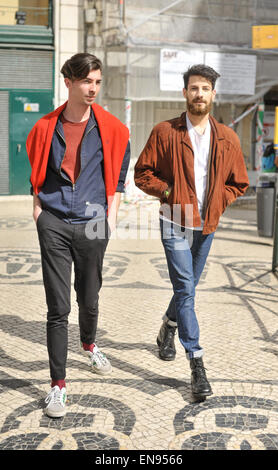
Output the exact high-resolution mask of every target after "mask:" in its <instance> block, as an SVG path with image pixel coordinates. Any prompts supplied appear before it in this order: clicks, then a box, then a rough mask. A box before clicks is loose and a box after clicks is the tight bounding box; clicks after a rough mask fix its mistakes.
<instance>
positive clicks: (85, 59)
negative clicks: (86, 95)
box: [61, 52, 102, 80]
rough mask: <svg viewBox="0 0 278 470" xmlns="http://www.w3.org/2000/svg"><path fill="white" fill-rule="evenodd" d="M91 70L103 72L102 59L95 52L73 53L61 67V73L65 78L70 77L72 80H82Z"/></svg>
mask: <svg viewBox="0 0 278 470" xmlns="http://www.w3.org/2000/svg"><path fill="white" fill-rule="evenodd" d="M91 70H100V71H101V72H102V62H101V60H100V59H98V58H97V57H96V56H95V55H93V54H88V53H87V52H80V53H78V54H75V55H73V56H72V57H71V58H70V59H68V60H67V61H66V62H65V63H64V65H63V67H62V68H61V73H62V74H63V76H64V78H69V79H70V80H82V79H83V78H86V77H87V76H88V74H89V73H90V72H91Z"/></svg>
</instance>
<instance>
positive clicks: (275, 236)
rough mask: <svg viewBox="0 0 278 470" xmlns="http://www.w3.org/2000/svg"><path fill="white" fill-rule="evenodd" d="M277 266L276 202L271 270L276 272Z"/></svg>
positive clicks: (277, 224) (277, 215)
mask: <svg viewBox="0 0 278 470" xmlns="http://www.w3.org/2000/svg"><path fill="white" fill-rule="evenodd" d="M277 268H278V204H276V207H275V218H274V238H273V256H272V272H273V273H276V274H277Z"/></svg>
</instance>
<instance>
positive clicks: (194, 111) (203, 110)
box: [186, 100, 212, 116]
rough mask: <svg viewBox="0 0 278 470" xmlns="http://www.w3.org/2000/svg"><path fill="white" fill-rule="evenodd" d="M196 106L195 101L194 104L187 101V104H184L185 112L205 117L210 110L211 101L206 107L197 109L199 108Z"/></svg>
mask: <svg viewBox="0 0 278 470" xmlns="http://www.w3.org/2000/svg"><path fill="white" fill-rule="evenodd" d="M202 103H203V101H202ZM197 104H198V101H196V103H194V101H191V102H190V101H187V103H186V106H187V110H188V111H189V112H190V113H191V114H193V115H194V116H205V115H206V114H208V113H209V112H210V111H211V109H212V100H211V101H210V102H209V103H206V106H204V107H202V108H199V106H197Z"/></svg>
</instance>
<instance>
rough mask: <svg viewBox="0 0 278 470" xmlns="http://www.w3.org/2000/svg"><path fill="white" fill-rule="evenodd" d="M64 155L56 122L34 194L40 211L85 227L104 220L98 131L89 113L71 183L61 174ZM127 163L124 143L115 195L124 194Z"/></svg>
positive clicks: (101, 159) (93, 118)
mask: <svg viewBox="0 0 278 470" xmlns="http://www.w3.org/2000/svg"><path fill="white" fill-rule="evenodd" d="M65 151H66V142H65V136H64V131H63V124H62V122H61V120H60V119H58V121H57V124H56V128H55V131H54V134H53V138H52V143H51V148H50V154H49V159H48V166H47V172H46V178H45V181H44V184H43V187H42V188H41V191H40V192H39V194H38V197H39V199H40V201H41V204H42V208H43V209H46V210H48V211H49V212H51V213H53V214H54V215H56V216H57V217H59V218H61V219H63V220H64V221H65V222H68V223H72V224H76V223H85V222H87V221H88V220H90V219H92V218H96V219H99V218H103V217H105V216H106V211H107V199H106V190H105V182H104V166H103V150H102V142H101V138H100V133H99V128H98V125H97V122H96V120H95V117H94V113H93V110H91V114H90V118H89V120H88V123H87V125H86V129H85V132H84V136H83V138H82V143H81V151H80V162H81V169H80V174H79V176H78V178H77V180H76V181H75V183H72V181H71V180H70V178H69V177H68V175H67V174H66V172H64V171H63V170H62V168H61V167H62V162H63V158H64V155H65ZM129 161H130V143H129V142H128V145H127V148H126V151H125V155H124V159H123V162H122V167H121V172H120V176H119V180H118V185H117V188H116V192H124V184H125V179H126V175H127V170H128V166H129Z"/></svg>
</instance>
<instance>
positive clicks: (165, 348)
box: [156, 321, 177, 361]
mask: <svg viewBox="0 0 278 470" xmlns="http://www.w3.org/2000/svg"><path fill="white" fill-rule="evenodd" d="M176 330H177V327H176V326H171V325H169V324H168V322H167V321H164V322H163V323H162V325H161V328H160V330H159V333H158V336H157V339H156V342H157V344H158V346H159V357H160V359H162V360H163V361H173V360H174V359H175V357H176V348H175V334H176Z"/></svg>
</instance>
